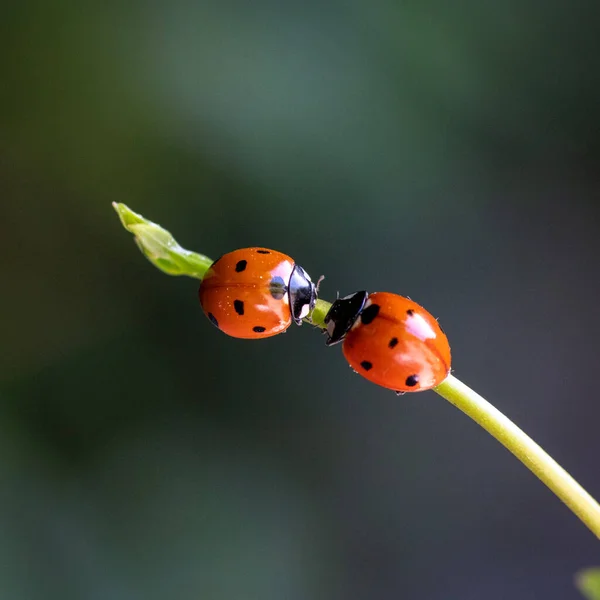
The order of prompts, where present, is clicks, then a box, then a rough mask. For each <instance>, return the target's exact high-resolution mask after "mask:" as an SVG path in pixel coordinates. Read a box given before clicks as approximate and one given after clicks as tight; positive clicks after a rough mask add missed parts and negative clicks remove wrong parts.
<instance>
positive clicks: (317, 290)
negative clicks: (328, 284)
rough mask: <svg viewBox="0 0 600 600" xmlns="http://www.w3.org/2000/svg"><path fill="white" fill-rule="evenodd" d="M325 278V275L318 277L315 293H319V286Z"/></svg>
mask: <svg viewBox="0 0 600 600" xmlns="http://www.w3.org/2000/svg"><path fill="white" fill-rule="evenodd" d="M323 279H325V275H321V277H319V279H317V283H315V294H318V293H319V286H320V285H321V281H323Z"/></svg>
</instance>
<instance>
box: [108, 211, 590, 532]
mask: <svg viewBox="0 0 600 600" xmlns="http://www.w3.org/2000/svg"><path fill="white" fill-rule="evenodd" d="M113 207H114V209H115V211H116V212H117V214H118V215H119V218H120V219H121V223H122V224H123V227H125V229H127V230H128V231H130V232H131V233H132V234H133V235H134V237H135V241H136V243H137V245H138V247H139V248H140V250H141V251H142V253H143V254H144V256H145V257H146V258H147V259H148V260H149V261H150V262H151V263H152V264H153V265H154V266H155V267H157V268H159V269H161V270H162V271H164V272H165V273H168V274H169V275H186V276H188V277H193V278H195V279H202V278H203V277H204V274H205V272H206V271H207V269H208V268H209V267H210V265H211V264H212V260H211V259H210V258H208V257H207V256H204V255H203V254H198V253H196V252H190V251H189V250H186V249H185V248H182V247H181V246H180V245H179V244H178V243H177V242H176V241H175V239H174V238H173V236H172V235H171V234H170V233H169V232H168V231H166V230H165V229H163V228H162V227H161V226H160V225H157V224H156V223H152V221H149V220H148V219H145V218H144V217H142V216H141V215H138V214H136V213H134V212H133V211H132V210H131V209H130V208H128V207H127V206H125V205H124V204H118V203H113ZM330 307H331V304H330V303H329V302H327V301H325V300H320V299H319V300H317V304H316V306H315V309H314V310H313V312H312V314H311V315H309V318H307V319H306V321H307V322H309V323H311V324H312V325H314V326H315V327H320V328H321V329H323V328H324V327H325V323H324V319H325V315H326V314H327V311H328V310H329V308H330ZM434 391H435V392H437V393H438V394H439V395H440V396H442V398H445V399H446V400H448V402H450V403H451V404H453V405H454V406H456V407H457V408H458V409H460V410H462V411H463V412H464V413H465V414H466V415H468V416H469V417H471V419H473V420H474V421H475V422H476V423H478V424H479V425H481V426H482V427H483V428H484V429H485V430H486V431H487V432H488V433H489V434H491V435H492V436H493V437H495V438H496V439H497V440H498V441H499V442H500V443H501V444H502V445H503V446H504V447H505V448H507V449H508V450H510V451H511V452H512V453H513V454H514V455H515V456H516V457H517V458H518V459H519V460H520V461H521V462H522V463H523V464H524V465H525V466H526V467H527V468H528V469H530V470H531V471H532V472H533V473H534V474H535V475H536V476H537V477H539V478H540V479H541V480H542V481H543V482H544V483H545V484H546V485H547V486H548V487H549V488H550V489H551V490H552V491H553V492H554V493H555V494H556V495H557V496H558V497H559V498H560V499H561V500H562V501H563V502H564V503H565V504H566V505H567V506H568V507H569V508H570V509H571V510H572V511H573V512H574V513H575V514H576V515H577V516H578V517H579V518H580V519H581V520H582V521H583V522H584V523H585V524H586V525H587V526H588V527H589V529H590V530H591V531H592V532H593V533H594V534H595V535H596V536H597V537H599V538H600V506H598V503H597V502H596V501H595V500H594V499H593V498H592V497H591V496H590V495H589V494H588V493H587V492H586V491H585V490H584V489H583V488H582V487H581V486H580V485H579V484H578V483H577V482H576V481H575V480H574V479H573V478H572V477H571V476H570V475H569V474H568V473H567V472H566V471H565V470H564V469H563V468H562V467H561V466H560V465H558V463H556V462H555V461H554V460H553V459H552V458H550V456H548V454H546V452H544V450H542V448H540V446H538V445H537V444H536V443H535V442H534V441H533V440H532V439H531V438H530V437H529V436H527V435H526V434H525V433H524V432H523V431H521V430H520V429H519V428H518V427H517V426H516V425H515V424H514V423H513V422H512V421H511V420H510V419H508V418H507V417H505V416H504V415H503V414H502V413H501V412H500V411H499V410H497V409H496V408H494V407H493V406H492V405H491V404H490V403H489V402H487V400H485V399H484V398H482V397H481V396H480V395H479V394H477V393H476V392H474V391H473V390H472V389H471V388H469V387H467V386H466V385H465V384H464V383H461V382H460V381H459V380H458V379H456V377H454V376H453V375H449V376H448V377H447V378H446V379H445V381H443V382H442V383H441V384H440V385H438V386H437V387H436V388H434Z"/></svg>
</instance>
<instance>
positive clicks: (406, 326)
mask: <svg viewBox="0 0 600 600" xmlns="http://www.w3.org/2000/svg"><path fill="white" fill-rule="evenodd" d="M325 324H326V328H327V334H328V340H327V345H332V344H337V343H338V342H342V350H343V353H344V356H345V357H346V360H347V361H348V363H349V364H350V366H351V367H352V368H353V369H354V370H355V371H356V372H357V373H359V374H360V375H362V376H363V377H365V378H366V379H368V380H369V381H371V382H373V383H375V384H377V385H380V386H382V387H385V388H388V389H391V390H394V391H396V392H399V393H403V392H418V391H423V390H428V389H430V388H432V387H435V386H436V385H439V384H440V383H441V382H442V381H444V379H445V378H446V377H447V376H448V373H449V372H450V365H451V354H450V345H449V344H448V338H447V337H446V335H445V334H444V332H443V331H442V329H441V327H440V326H439V324H438V322H437V320H436V319H435V318H434V317H433V316H432V315H431V314H429V313H428V312H427V311H426V310H425V309H424V308H423V307H422V306H419V305H418V304H417V303H416V302H413V301H412V300H409V299H408V298H405V297H403V296H399V295H397V294H392V293H389V292H374V293H372V294H368V293H367V292H364V291H362V292H356V293H355V294H352V295H350V296H347V297H345V298H340V299H339V300H336V302H334V303H333V305H332V307H331V309H330V310H329V312H328V313H327V316H326V317H325Z"/></svg>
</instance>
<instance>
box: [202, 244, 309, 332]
mask: <svg viewBox="0 0 600 600" xmlns="http://www.w3.org/2000/svg"><path fill="white" fill-rule="evenodd" d="M198 295H199V297H200V304H201V305H202V309H203V310H204V313H205V314H206V316H207V317H208V318H209V319H210V321H211V323H212V324H213V325H214V326H215V327H218V328H219V329H220V330H221V331H223V332H224V333H226V334H227V335H230V336H232V337H236V338H245V339H256V338H266V337H270V336H272V335H276V334H278V333H281V332H283V331H285V330H286V329H287V328H288V327H289V326H290V325H291V323H292V321H294V323H296V325H301V324H302V319H304V318H305V317H306V316H307V315H308V314H309V313H310V312H311V311H312V309H313V308H314V307H315V302H316V301H317V289H316V286H315V284H314V283H313V282H312V281H311V279H310V277H309V275H308V273H306V271H305V270H304V269H303V268H302V267H301V266H300V265H297V264H296V263H295V262H294V260H293V259H292V258H290V257H289V256H287V255H286V254H282V253H281V252H277V251H276V250H269V249H268V248H243V249H241V250H234V251H233V252H229V253H228V254H224V255H223V256H221V258H219V259H218V260H216V261H215V262H214V263H213V264H212V265H211V266H210V268H209V269H208V271H207V272H206V274H205V275H204V278H203V280H202V283H201V284H200V290H199V292H198Z"/></svg>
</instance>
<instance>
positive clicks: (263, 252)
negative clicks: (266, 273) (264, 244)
mask: <svg viewBox="0 0 600 600" xmlns="http://www.w3.org/2000/svg"><path fill="white" fill-rule="evenodd" d="M256 252H257V253H258V254H271V253H270V252H269V251H268V250H257V251H256Z"/></svg>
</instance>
